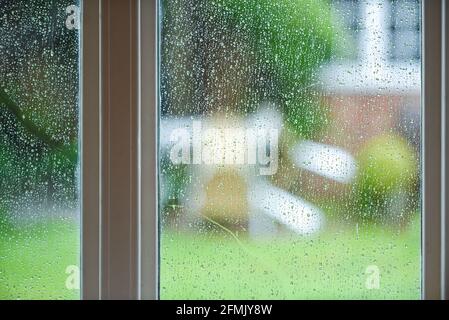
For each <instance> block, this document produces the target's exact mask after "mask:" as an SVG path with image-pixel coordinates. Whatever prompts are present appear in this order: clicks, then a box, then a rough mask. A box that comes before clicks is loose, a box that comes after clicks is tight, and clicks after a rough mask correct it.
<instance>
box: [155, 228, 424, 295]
mask: <svg viewBox="0 0 449 320" xmlns="http://www.w3.org/2000/svg"><path fill="white" fill-rule="evenodd" d="M218 233H221V235H218V234H217V232H215V233H211V232H209V233H203V234H196V235H194V234H185V233H184V234H183V233H180V232H179V233H170V232H167V233H164V235H163V237H162V241H161V298H162V299H419V298H420V270H421V268H420V263H421V261H420V256H421V255H420V222H419V219H415V220H413V221H412V222H411V224H409V226H408V227H407V228H406V229H405V230H398V228H393V227H392V228H390V227H386V226H375V225H370V226H366V227H360V228H359V231H358V236H357V232H356V230H355V229H344V228H342V229H341V230H328V231H327V232H325V233H323V234H322V235H320V236H318V237H316V238H298V237H292V236H285V237H280V238H276V240H268V239H267V240H265V241H254V240H253V241H252V240H250V239H241V243H238V241H236V239H234V238H233V237H232V236H231V235H229V234H228V235H225V232H218ZM371 265H375V266H377V267H378V268H379V271H380V288H379V289H367V288H366V279H367V277H368V276H367V274H365V271H366V268H367V267H368V266H371Z"/></svg>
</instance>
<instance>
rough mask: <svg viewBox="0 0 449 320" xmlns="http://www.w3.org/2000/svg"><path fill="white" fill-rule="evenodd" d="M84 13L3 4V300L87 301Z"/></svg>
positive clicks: (35, 0) (56, 4) (43, 0)
mask: <svg viewBox="0 0 449 320" xmlns="http://www.w3.org/2000/svg"><path fill="white" fill-rule="evenodd" d="M79 8H80V3H79V1H77V0H51V1H47V0H2V1H0V299H77V298H79V241H80V239H79V228H80V223H79V221H80V220H79V219H80V212H79V162H78V143H79V140H78V137H79V128H78V120H79V27H80V26H79Z"/></svg>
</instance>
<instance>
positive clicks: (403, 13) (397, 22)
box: [391, 0, 421, 60]
mask: <svg viewBox="0 0 449 320" xmlns="http://www.w3.org/2000/svg"><path fill="white" fill-rule="evenodd" d="M391 6H392V7H391V9H392V15H391V17H392V19H391V33H392V38H393V39H392V45H391V58H392V59H393V60H418V59H419V57H420V53H421V49H420V47H421V43H420V39H421V37H420V20H421V19H420V10H419V8H420V3H419V1H417V0H412V1H392V2H391Z"/></svg>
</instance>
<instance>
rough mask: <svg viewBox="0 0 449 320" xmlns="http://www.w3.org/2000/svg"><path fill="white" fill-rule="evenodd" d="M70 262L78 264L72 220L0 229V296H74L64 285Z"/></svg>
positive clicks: (76, 232) (76, 293) (76, 292)
mask: <svg viewBox="0 0 449 320" xmlns="http://www.w3.org/2000/svg"><path fill="white" fill-rule="evenodd" d="M71 265H76V266H78V265H79V226H78V224H76V223H74V222H73V220H69V221H48V222H46V223H41V224H37V225H28V226H24V227H21V228H5V227H3V228H2V230H0V299H78V298H79V290H69V289H67V287H66V279H67V277H68V276H69V275H68V274H66V268H67V267H68V266H71Z"/></svg>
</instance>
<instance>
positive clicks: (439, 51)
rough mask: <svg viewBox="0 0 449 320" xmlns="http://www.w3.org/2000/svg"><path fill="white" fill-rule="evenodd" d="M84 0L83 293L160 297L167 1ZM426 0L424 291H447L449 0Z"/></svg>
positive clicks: (433, 295)
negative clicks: (161, 84)
mask: <svg viewBox="0 0 449 320" xmlns="http://www.w3.org/2000/svg"><path fill="white" fill-rule="evenodd" d="M82 2H83V5H82V12H83V14H82V15H83V17H82V28H81V30H82V37H81V39H82V41H81V43H82V45H81V50H82V53H81V55H82V59H81V60H82V63H81V68H82V73H81V74H82V80H81V83H82V114H81V119H82V120H81V122H82V123H81V138H82V140H81V141H82V143H81V159H82V197H81V202H82V235H81V239H82V253H81V261H82V262H81V264H82V268H81V276H82V278H81V279H82V280H81V281H82V284H81V292H82V299H158V298H159V294H158V292H159V281H158V279H159V276H158V265H159V257H158V232H159V226H158V197H157V190H158V173H157V163H158V161H157V159H158V156H157V152H158V146H157V141H158V131H157V127H158V125H157V124H158V96H157V92H158V88H157V87H158V76H157V75H158V60H157V57H158V55H157V53H158V45H157V44H158V36H157V34H158V23H159V22H158V17H159V14H158V5H159V4H158V1H157V0H84V1H82ZM422 3H423V5H422V26H423V28H422V35H423V41H422V46H423V48H422V114H423V119H422V133H423V134H422V142H423V143H422V154H423V160H422V174H423V180H422V185H423V190H422V195H423V199H422V212H423V219H422V224H423V227H422V250H423V251H422V272H423V273H422V274H423V277H422V293H423V296H422V297H423V298H424V299H442V298H446V299H447V298H448V293H449V292H448V277H449V270H448V266H449V261H448V255H447V254H445V253H446V245H447V244H448V236H447V234H446V232H445V231H446V230H447V227H448V223H449V219H445V216H446V212H447V210H446V203H445V199H446V196H449V194H448V191H449V188H446V182H447V181H448V180H447V175H446V174H445V172H446V168H445V163H446V155H448V156H449V154H448V153H447V152H448V150H447V149H446V148H445V141H446V130H445V128H446V120H449V119H448V118H447V117H448V114H449V113H446V112H445V106H446V105H447V103H448V96H447V94H446V89H445V86H446V74H447V73H448V65H449V63H448V61H449V60H448V50H445V49H446V44H447V43H448V42H447V39H448V33H449V32H444V31H445V25H446V19H447V17H448V16H449V15H448V14H449V9H448V8H449V5H446V3H445V1H444V0H422ZM445 244H446V245H445Z"/></svg>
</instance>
